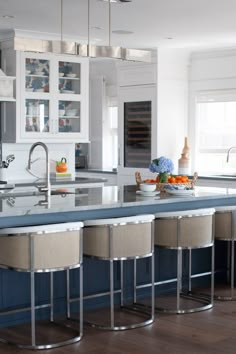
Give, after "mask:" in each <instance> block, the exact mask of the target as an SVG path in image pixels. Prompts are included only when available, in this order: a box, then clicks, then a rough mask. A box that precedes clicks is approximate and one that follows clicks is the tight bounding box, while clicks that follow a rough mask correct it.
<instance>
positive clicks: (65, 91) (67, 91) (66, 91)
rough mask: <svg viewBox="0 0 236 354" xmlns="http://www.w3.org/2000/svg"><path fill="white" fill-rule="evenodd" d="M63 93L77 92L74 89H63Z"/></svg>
mask: <svg viewBox="0 0 236 354" xmlns="http://www.w3.org/2000/svg"><path fill="white" fill-rule="evenodd" d="M61 92H62V93H71V94H73V93H75V91H72V90H61Z"/></svg>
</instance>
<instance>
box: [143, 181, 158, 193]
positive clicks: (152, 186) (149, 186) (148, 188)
mask: <svg viewBox="0 0 236 354" xmlns="http://www.w3.org/2000/svg"><path fill="white" fill-rule="evenodd" d="M139 188H140V190H141V191H143V192H154V191H155V190H156V183H140V185H139Z"/></svg>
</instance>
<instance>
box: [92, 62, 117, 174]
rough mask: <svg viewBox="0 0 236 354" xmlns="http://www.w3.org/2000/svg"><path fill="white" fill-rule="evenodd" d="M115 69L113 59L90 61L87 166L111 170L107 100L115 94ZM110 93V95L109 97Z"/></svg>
mask: <svg viewBox="0 0 236 354" xmlns="http://www.w3.org/2000/svg"><path fill="white" fill-rule="evenodd" d="M116 87H117V70H116V64H115V61H114V60H105V59H103V60H98V59H96V60H91V61H90V144H89V161H88V164H89V168H92V169H100V170H102V169H104V170H111V169H112V167H113V163H112V154H111V152H112V149H111V147H110V145H111V137H110V135H109V131H110V122H109V121H108V112H107V108H108V101H109V99H110V100H111V99H113V100H114V99H115V97H113V96H114V95H117V90H116ZM109 95H111V97H109Z"/></svg>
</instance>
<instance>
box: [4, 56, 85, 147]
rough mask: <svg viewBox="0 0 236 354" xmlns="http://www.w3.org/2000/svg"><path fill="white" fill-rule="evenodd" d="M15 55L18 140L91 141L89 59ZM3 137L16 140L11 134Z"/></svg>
mask: <svg viewBox="0 0 236 354" xmlns="http://www.w3.org/2000/svg"><path fill="white" fill-rule="evenodd" d="M15 56H16V69H15V71H16V80H17V83H16V104H15V105H16V108H15V116H16V124H15V125H16V126H15V130H16V132H15V139H14V138H13V139H14V140H15V142H34V141H35V140H36V139H43V140H44V141H46V142H61V141H63V142H73V141H75V142H78V141H80V142H88V121H89V119H88V80H89V72H88V67H89V64H88V59H87V58H79V57H75V56H72V55H70V56H69V55H57V54H41V53H33V52H18V51H16V52H15ZM6 60H7V56H6ZM7 109H8V108H7ZM9 110H11V112H10V113H11V115H12V113H14V109H12V108H11V107H10V108H9ZM6 116H9V112H8V114H7V115H6ZM9 125H11V128H12V124H10V122H8V121H6V129H5V130H7V128H8V127H9ZM3 140H5V141H7V140H12V139H11V138H10V139H9V133H8V134H6V135H4V134H3Z"/></svg>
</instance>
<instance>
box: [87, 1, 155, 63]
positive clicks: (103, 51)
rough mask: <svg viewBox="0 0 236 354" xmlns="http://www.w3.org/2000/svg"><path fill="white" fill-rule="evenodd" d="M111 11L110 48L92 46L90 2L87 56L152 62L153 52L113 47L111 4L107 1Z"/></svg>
mask: <svg viewBox="0 0 236 354" xmlns="http://www.w3.org/2000/svg"><path fill="white" fill-rule="evenodd" d="M107 2H108V11H109V16H108V18H109V25H108V38H109V39H108V46H96V45H90V0H88V48H87V56H89V57H91V58H112V59H120V60H126V61H141V62H151V52H150V51H147V50H139V49H129V48H123V47H118V46H116V47H114V46H111V2H112V0H107Z"/></svg>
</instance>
